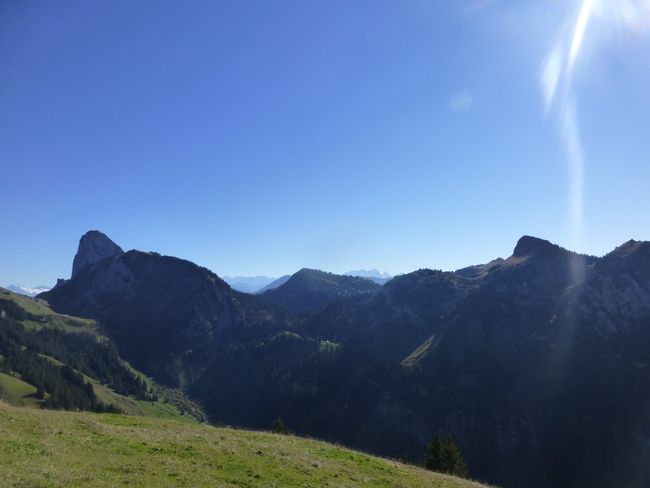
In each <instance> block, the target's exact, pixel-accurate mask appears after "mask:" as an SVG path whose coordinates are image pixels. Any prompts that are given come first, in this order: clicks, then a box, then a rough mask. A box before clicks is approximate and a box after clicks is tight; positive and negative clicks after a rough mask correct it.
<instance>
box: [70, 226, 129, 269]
mask: <svg viewBox="0 0 650 488" xmlns="http://www.w3.org/2000/svg"><path fill="white" fill-rule="evenodd" d="M123 252H124V251H123V250H122V248H121V247H120V246H118V245H117V244H115V243H114V242H113V241H111V240H110V239H109V238H108V236H107V235H106V234H103V233H101V232H99V231H98V230H91V231H89V232H86V233H85V234H84V235H83V236H82V237H81V239H80V240H79V248H78V250H77V254H76V255H75V257H74V261H73V263H72V277H73V278H74V277H75V275H76V274H77V273H78V272H79V271H80V270H81V269H83V268H85V267H86V266H90V265H92V264H95V263H98V262H100V261H103V260H104V259H106V258H111V257H115V256H119V255H120V254H122V253H123Z"/></svg>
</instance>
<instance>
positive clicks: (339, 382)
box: [44, 236, 650, 488]
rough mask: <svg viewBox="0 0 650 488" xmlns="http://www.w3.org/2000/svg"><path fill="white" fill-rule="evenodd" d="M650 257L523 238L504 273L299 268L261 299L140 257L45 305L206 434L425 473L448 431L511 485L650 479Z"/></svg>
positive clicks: (92, 273) (100, 265)
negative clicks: (198, 408)
mask: <svg viewBox="0 0 650 488" xmlns="http://www.w3.org/2000/svg"><path fill="white" fill-rule="evenodd" d="M649 248H650V244H649V243H646V242H635V241H630V242H628V243H626V244H624V245H622V246H621V247H619V248H617V249H616V250H614V251H612V252H611V253H610V254H608V255H606V256H604V257H602V258H596V257H591V256H585V255H580V254H576V253H574V252H571V251H568V250H565V249H562V248H560V247H558V246H555V245H553V244H551V243H549V242H548V241H544V240H541V239H537V238H533V237H527V236H525V237H523V238H522V239H520V240H519V242H518V243H517V245H516V247H515V249H514V252H513V253H512V255H511V256H510V257H508V258H507V259H497V260H494V261H492V262H490V263H488V264H485V265H479V266H473V267H470V268H465V269H462V270H459V271H458V272H441V271H433V270H426V269H425V270H418V271H415V272H413V273H409V274H406V275H402V276H398V277H396V278H394V279H392V280H391V281H389V282H388V283H386V284H385V285H384V286H383V287H381V286H378V285H375V284H374V283H371V282H369V281H367V280H363V279H359V278H352V277H340V276H336V275H330V274H328V273H323V272H318V271H313V270H301V271H300V272H298V273H296V274H295V275H293V276H292V277H291V278H290V279H289V280H288V281H287V282H286V283H285V284H284V285H282V286H280V287H279V288H278V289H276V290H273V291H269V292H266V293H264V294H262V295H257V296H253V295H245V294H239V293H237V292H234V291H233V290H232V289H230V287H228V286H227V285H226V284H225V283H223V282H222V281H221V280H220V279H219V278H218V277H217V276H216V275H214V274H213V273H211V272H209V271H208V270H206V269H204V268H200V267H198V266H196V265H193V264H192V263H189V262H187V261H183V260H179V259H176V258H169V257H163V256H158V255H155V254H147V253H139V252H137V251H130V252H127V253H123V254H120V255H118V256H113V257H108V258H106V259H104V260H102V261H100V262H97V263H95V264H93V265H90V266H88V267H86V268H85V269H83V270H80V271H79V273H77V275H76V276H75V277H74V278H73V279H71V280H70V281H68V282H64V283H61V284H59V285H58V286H57V287H56V288H55V289H54V290H53V291H51V292H49V293H48V294H45V295H44V296H46V297H47V298H48V299H49V300H50V301H51V303H52V305H53V306H54V307H55V308H56V309H57V310H61V311H66V313H76V314H78V315H79V314H80V315H89V316H91V317H93V318H98V319H99V320H100V323H101V324H102V326H103V328H104V330H106V331H107V333H109V334H110V335H111V336H112V337H114V338H115V340H116V342H117V344H118V345H119V346H120V350H121V351H124V353H125V354H126V355H127V357H128V358H129V359H131V360H132V361H133V362H134V363H135V364H137V365H140V366H141V367H143V368H144V369H145V370H146V371H150V372H152V374H156V375H157V377H159V378H162V379H163V380H165V381H168V382H177V383H179V384H182V385H184V386H185V387H186V389H187V391H188V392H189V393H190V394H191V395H192V396H193V397H194V398H196V399H199V400H200V401H202V402H203V403H204V405H205V407H206V409H207V411H208V412H209V414H210V415H211V416H212V418H213V419H214V420H217V421H219V422H223V423H226V424H230V425H241V426H249V427H256V428H268V426H269V425H270V423H271V422H272V421H273V420H274V419H276V418H278V417H282V418H283V419H284V421H285V423H286V424H287V425H288V426H289V428H291V429H292V430H294V431H296V432H300V433H304V434H309V435H314V436H319V437H325V438H327V439H329V440H333V441H337V442H343V443H346V444H348V445H352V446H355V447H359V448H362V449H365V450H369V451H372V452H376V453H380V454H384V455H390V456H399V457H405V458H407V459H411V460H419V459H420V458H421V456H422V455H423V453H424V449H425V446H426V443H427V442H428V440H429V439H430V438H431V436H432V435H433V433H434V432H436V431H442V432H445V433H448V434H450V435H452V436H453V437H454V439H456V441H457V442H458V443H459V444H460V446H461V448H462V450H463V452H464V453H465V454H466V458H467V461H468V465H469V468H470V472H471V473H472V474H473V475H474V476H476V477H478V478H480V479H485V480H487V481H490V482H493V483H498V484H500V485H503V486H506V487H508V486H531V487H545V486H561V487H580V486H586V485H588V486H593V487H603V488H604V487H609V486H617V485H632V486H639V485H643V484H644V483H646V482H648V481H650V468H649V466H650V454H649V453H648V451H647V448H646V447H645V446H646V442H647V439H650V417H648V414H647V413H646V412H647V409H646V406H647V405H650V370H649V369H648V365H649V364H650V250H649Z"/></svg>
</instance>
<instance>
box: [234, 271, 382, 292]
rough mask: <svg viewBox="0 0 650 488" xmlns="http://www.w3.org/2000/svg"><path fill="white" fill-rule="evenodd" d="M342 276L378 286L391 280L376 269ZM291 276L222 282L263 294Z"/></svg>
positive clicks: (244, 290) (247, 277)
mask: <svg viewBox="0 0 650 488" xmlns="http://www.w3.org/2000/svg"><path fill="white" fill-rule="evenodd" d="M343 275H344V276H358V277H360V278H367V279H369V280H371V281H374V282H375V283H377V284H379V285H383V284H384V283H386V282H387V281H388V280H390V279H391V278H392V276H391V275H389V274H388V273H385V272H383V271H378V270H376V269H372V270H363V269H362V270H358V271H348V272H347V273H343ZM290 277H291V275H284V276H281V277H280V278H271V277H270V276H224V277H223V280H224V281H225V282H226V283H228V284H229V285H230V286H231V287H232V288H233V289H235V290H237V291H241V292H244V293H264V292H265V291H268V290H273V289H274V288H278V287H279V286H280V285H282V284H284V283H286V282H287V280H288V279H289V278H290Z"/></svg>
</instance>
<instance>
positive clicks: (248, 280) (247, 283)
mask: <svg viewBox="0 0 650 488" xmlns="http://www.w3.org/2000/svg"><path fill="white" fill-rule="evenodd" d="M276 279H277V278H272V277H270V276H224V277H223V280H224V281H225V282H226V283H228V284H229V285H230V286H231V287H232V288H233V289H234V290H237V291H241V292H244V293H257V292H259V291H260V290H262V289H263V288H266V287H267V286H269V285H270V284H271V283H272V282H273V281H275V280H276Z"/></svg>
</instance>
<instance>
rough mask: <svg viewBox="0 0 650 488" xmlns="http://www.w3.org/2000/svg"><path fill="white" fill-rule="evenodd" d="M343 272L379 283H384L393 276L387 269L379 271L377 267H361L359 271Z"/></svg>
mask: <svg viewBox="0 0 650 488" xmlns="http://www.w3.org/2000/svg"><path fill="white" fill-rule="evenodd" d="M343 274H344V275H347V276H358V277H359V278H368V279H369V280H372V281H374V282H375V283H377V284H378V285H383V284H384V283H386V282H387V281H389V280H390V279H391V278H393V277H392V276H391V275H390V274H388V273H386V272H385V271H379V270H376V269H359V270H357V271H348V272H346V273H343Z"/></svg>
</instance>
